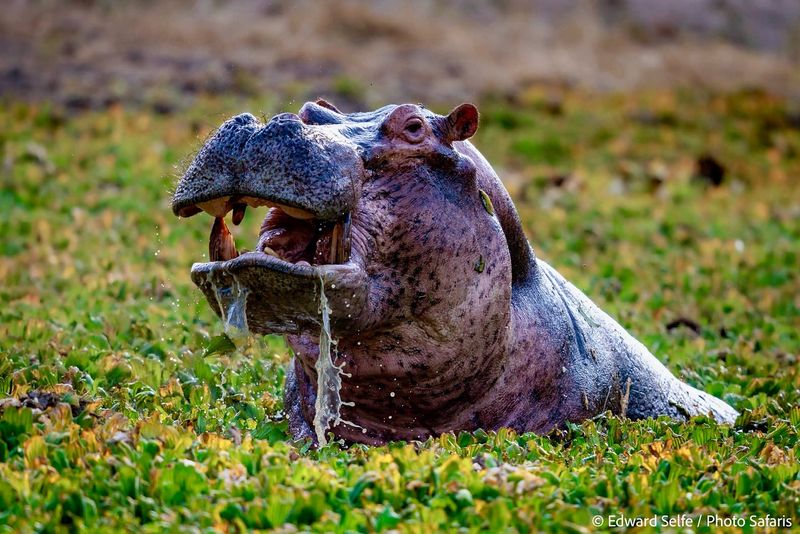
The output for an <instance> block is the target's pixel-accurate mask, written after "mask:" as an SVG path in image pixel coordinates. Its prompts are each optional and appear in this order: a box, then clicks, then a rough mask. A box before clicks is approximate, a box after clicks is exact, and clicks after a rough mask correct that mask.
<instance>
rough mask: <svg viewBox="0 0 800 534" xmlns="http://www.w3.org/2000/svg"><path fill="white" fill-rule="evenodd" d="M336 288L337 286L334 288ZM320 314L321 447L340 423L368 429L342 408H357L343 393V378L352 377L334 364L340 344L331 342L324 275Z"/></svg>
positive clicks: (318, 429) (317, 413)
mask: <svg viewBox="0 0 800 534" xmlns="http://www.w3.org/2000/svg"><path fill="white" fill-rule="evenodd" d="M331 287H334V286H331ZM319 312H320V314H321V315H322V327H321V328H320V332H319V357H318V358H317V363H316V364H315V365H314V368H315V369H316V371H317V400H316V402H315V404H314V408H315V414H314V433H315V434H316V436H317V442H318V443H319V446H320V447H324V446H325V445H327V443H328V439H327V437H326V436H325V432H326V431H327V430H328V429H329V428H331V427H333V426H337V425H339V424H340V423H344V424H346V425H350V426H352V427H355V428H360V429H361V431H362V432H366V431H367V430H366V429H365V428H363V427H361V426H359V425H357V424H355V423H353V422H351V421H347V420H346V419H342V416H341V408H342V406H355V403H353V402H343V401H342V397H341V394H340V391H341V389H342V376H348V377H349V376H351V375H349V374H347V373H345V372H344V371H342V367H344V364H342V365H341V366H337V365H336V364H334V363H333V359H332V358H331V346H332V345H336V342H335V341H333V340H332V339H331V321H330V313H331V309H330V307H329V306H328V298H327V297H326V296H325V282H324V281H323V279H322V276H320V279H319Z"/></svg>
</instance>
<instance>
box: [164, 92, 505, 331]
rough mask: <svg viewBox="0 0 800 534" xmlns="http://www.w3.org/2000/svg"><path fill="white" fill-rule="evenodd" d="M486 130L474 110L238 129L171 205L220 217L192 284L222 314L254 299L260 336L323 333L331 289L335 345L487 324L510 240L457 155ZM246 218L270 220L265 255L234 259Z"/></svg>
mask: <svg viewBox="0 0 800 534" xmlns="http://www.w3.org/2000/svg"><path fill="white" fill-rule="evenodd" d="M477 126H478V112H477V109H476V108H475V107H474V106H473V105H471V104H463V105H461V106H459V107H457V108H456V109H455V110H453V111H452V112H451V113H450V114H449V115H447V116H441V115H437V114H435V113H432V112H431V111H428V110H427V109H425V108H423V107H421V106H417V105H411V104H405V105H393V106H386V107H383V108H381V109H379V110H377V111H374V112H370V113H353V114H342V113H341V112H339V111H338V110H337V109H336V108H335V107H333V106H332V105H331V104H329V103H327V102H325V101H318V102H317V103H311V102H309V103H307V104H305V105H304V106H303V107H302V109H301V110H300V113H299V114H298V115H295V114H292V113H283V114H279V115H276V116H275V117H273V118H272V119H271V120H270V121H269V122H267V123H266V124H263V123H261V122H260V121H258V120H257V119H256V118H255V117H253V116H252V115H250V114H243V115H239V116H237V117H234V118H232V119H230V120H228V121H227V122H225V123H224V124H223V125H222V126H221V127H220V128H219V130H217V132H216V133H215V134H214V135H213V136H212V137H211V138H210V139H209V140H208V141H207V142H206V144H205V146H203V148H202V149H201V150H200V152H199V153H198V155H197V156H196V158H195V159H194V161H193V162H192V164H191V166H190V167H189V168H188V170H187V171H186V173H185V175H184V176H183V178H182V179H181V180H180V182H179V183H178V186H177V189H176V191H175V194H174V197H173V203H172V208H173V211H174V213H175V214H176V215H179V216H183V217H188V216H191V215H194V214H196V213H199V212H200V211H201V210H202V211H206V212H207V213H209V214H210V215H212V216H213V217H215V218H216V220H215V223H214V228H213V230H212V235H211V240H210V244H209V247H210V259H211V260H213V261H211V262H209V263H198V264H195V265H194V266H193V268H192V279H193V281H194V282H195V283H196V284H197V285H198V286H199V287H200V288H201V289H202V290H203V292H204V293H205V294H206V297H207V298H208V300H209V302H210V304H211V306H212V307H213V308H214V309H215V311H217V313H220V300H219V297H218V295H217V294H216V291H215V290H218V289H222V290H223V291H224V290H225V288H227V287H231V286H237V287H242V288H245V289H246V290H247V297H246V298H247V303H246V304H247V305H246V310H247V320H248V324H249V327H250V329H251V330H252V331H254V332H257V333H270V332H280V333H306V332H311V333H317V332H318V331H319V324H320V314H319V292H320V283H321V282H320V280H323V281H324V284H325V292H326V295H327V297H328V299H329V302H330V307H331V324H332V329H333V331H334V335H335V336H344V335H346V334H347V333H349V332H355V331H358V332H361V331H363V330H365V329H370V328H372V329H374V328H380V327H386V326H390V325H391V324H393V323H396V322H398V321H404V320H408V319H411V320H415V321H418V322H419V324H420V327H421V328H423V329H424V330H425V331H426V332H427V333H428V334H432V335H434V336H435V337H437V338H441V337H446V336H447V335H449V334H450V333H451V332H454V331H455V330H454V329H453V323H456V322H457V323H458V324H460V325H463V324H464V319H465V317H466V319H467V320H469V319H472V320H477V319H475V318H476V317H478V316H483V315H485V314H486V313H487V312H491V310H487V307H486V306H485V305H480V306H479V305H478V304H479V300H481V299H483V298H484V297H486V296H487V294H488V292H493V291H509V290H510V266H509V262H508V261H507V260H508V252H507V244H506V243H505V238H504V235H503V231H502V229H501V227H500V225H499V223H498V221H497V219H496V218H495V217H493V214H492V210H493V208H492V204H491V200H490V199H489V196H488V195H487V194H486V193H484V192H482V191H480V190H479V185H478V183H477V181H476V164H475V162H474V161H473V159H472V158H471V157H470V156H468V155H467V153H465V152H464V150H463V147H464V146H466V144H463V143H459V142H460V141H463V140H465V139H467V138H468V137H470V136H472V135H473V133H474V132H475V130H476V128H477ZM458 145H462V150H459V148H458ZM470 148H471V147H470ZM472 150H473V151H474V149H472ZM247 206H251V207H258V206H267V207H268V212H267V215H266V218H265V219H264V222H263V224H262V225H261V231H260V235H259V236H258V239H257V241H256V247H255V250H254V251H253V252H246V253H243V254H238V253H237V251H236V248H235V246H234V245H233V238H232V237H231V235H230V233H229V232H228V230H227V228H226V227H225V223H224V217H225V216H226V214H227V213H228V212H230V211H233V221H234V224H238V223H239V222H240V221H241V219H242V217H243V216H244V212H245V209H246V207H247Z"/></svg>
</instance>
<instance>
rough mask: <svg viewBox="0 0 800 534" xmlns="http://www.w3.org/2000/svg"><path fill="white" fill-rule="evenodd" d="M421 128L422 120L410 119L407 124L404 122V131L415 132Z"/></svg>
mask: <svg viewBox="0 0 800 534" xmlns="http://www.w3.org/2000/svg"><path fill="white" fill-rule="evenodd" d="M421 129H422V121H421V120H419V119H414V120H410V121H408V124H406V131H407V132H408V133H412V134H415V133H417V132H419V131H420V130H421Z"/></svg>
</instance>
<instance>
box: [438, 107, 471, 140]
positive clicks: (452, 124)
mask: <svg viewBox="0 0 800 534" xmlns="http://www.w3.org/2000/svg"><path fill="white" fill-rule="evenodd" d="M445 125H446V129H447V131H446V134H445V135H446V137H447V141H448V142H450V143H452V142H453V141H463V140H464V139H469V138H470V137H472V136H473V135H474V134H475V131H476V130H477V129H478V108H476V107H475V106H474V105H472V104H461V105H460V106H458V107H457V108H456V109H454V110H453V111H451V112H450V114H449V115H448V116H447V117H445Z"/></svg>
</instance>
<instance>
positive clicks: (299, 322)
mask: <svg viewBox="0 0 800 534" xmlns="http://www.w3.org/2000/svg"><path fill="white" fill-rule="evenodd" d="M235 120H238V121H239V122H237V123H235V124H233V126H230V125H231V124H232V121H229V122H228V123H226V125H227V126H228V127H229V128H228V130H225V128H226V125H223V128H222V129H221V131H223V132H224V135H219V136H217V137H216V138H212V140H211V141H209V142H208V143H207V145H206V147H204V149H203V150H202V151H201V153H200V155H198V158H196V160H195V163H193V167H192V168H190V169H189V171H187V175H186V176H185V177H184V179H183V180H182V182H181V183H180V184H179V187H178V193H176V197H175V198H174V203H173V209H174V210H175V211H176V213H179V212H180V213H187V214H190V213H192V212H194V209H193V206H194V205H195V204H194V201H195V200H196V199H203V200H204V201H205V200H206V197H207V196H208V195H206V197H204V196H203V195H204V191H206V190H208V189H209V188H210V189H214V190H215V191H217V193H215V194H218V195H219V196H220V197H225V198H230V199H240V200H238V201H239V202H241V199H242V198H251V196H253V195H255V196H256V197H258V198H263V199H266V200H268V201H269V202H270V205H274V206H277V207H273V208H271V210H270V212H269V213H268V215H267V217H266V218H265V221H264V224H263V225H262V229H261V235H260V237H259V241H258V250H259V251H264V250H266V249H269V250H270V251H271V253H274V254H276V255H277V256H279V258H281V259H278V258H275V257H273V256H267V255H266V254H263V253H250V254H245V255H243V256H240V257H239V258H236V259H233V260H231V261H228V262H217V263H211V264H202V265H199V266H195V269H194V271H193V279H194V280H195V282H196V283H198V285H199V286H200V287H201V289H203V291H204V292H205V293H206V295H207V297H209V302H210V303H211V304H212V307H214V306H215V304H214V299H213V293H211V292H210V291H211V287H210V286H209V285H208V284H207V283H206V281H207V280H208V279H209V277H212V278H214V277H216V278H215V279H217V280H218V281H219V283H220V284H224V283H227V282H226V280H227V279H228V278H229V277H230V275H231V274H235V275H236V276H237V280H238V282H239V283H243V284H245V285H247V286H248V289H249V290H250V293H249V296H248V303H247V310H248V322H249V324H250V325H251V327H254V330H255V331H257V332H258V333H268V332H281V333H285V334H287V340H288V342H289V344H290V346H291V347H292V349H293V350H294V352H295V358H294V360H293V362H292V363H291V364H290V368H289V370H288V373H287V382H286V408H287V412H288V413H289V417H290V428H291V431H292V433H293V435H294V436H295V437H297V438H303V437H308V438H311V439H314V438H313V433H312V432H311V427H310V422H311V421H313V418H314V401H315V395H316V381H315V380H316V379H315V369H314V364H315V362H316V359H317V355H318V351H319V349H318V341H319V337H318V334H319V315H318V311H317V307H318V298H319V297H318V293H317V291H318V289H316V288H317V287H318V284H319V281H318V276H319V275H320V273H323V277H324V278H325V280H326V282H325V290H326V295H328V297H329V300H330V303H331V309H332V312H331V321H332V325H333V326H332V330H333V332H332V335H333V338H334V339H336V340H338V345H337V347H336V349H337V350H336V357H335V360H334V361H335V363H336V364H337V365H341V364H344V371H345V372H346V373H348V374H350V375H351V376H349V377H343V379H342V389H341V398H342V399H343V400H344V401H352V402H354V403H355V405H354V406H352V407H350V406H342V408H341V413H342V418H343V419H346V420H349V421H351V422H353V423H356V424H357V425H358V426H359V427H363V428H365V429H366V432H362V430H361V429H360V428H355V427H351V426H347V425H344V424H340V425H338V426H336V427H334V428H332V429H331V431H332V432H333V433H334V434H335V436H336V437H337V438H344V439H345V440H348V441H353V442H365V443H370V444H378V443H384V442H386V441H389V440H412V439H424V438H426V437H428V436H431V435H438V434H441V433H443V432H448V431H459V430H475V429H477V428H483V429H487V430H490V429H497V428H500V427H504V426H508V427H511V428H514V429H516V430H518V431H535V432H540V433H543V432H547V431H549V430H551V429H552V428H554V427H558V426H560V425H563V424H564V422H566V421H580V420H582V419H585V418H588V417H592V416H594V415H597V414H598V413H601V412H603V411H605V410H611V411H613V412H615V413H625V414H626V415H628V416H630V417H649V416H657V415H662V414H663V415H670V416H672V417H675V418H685V417H687V416H691V415H696V414H705V413H710V414H712V415H713V416H714V417H716V418H717V419H718V420H720V421H723V422H732V420H733V419H734V418H735V416H736V412H735V411H734V410H733V409H732V408H730V407H729V406H728V405H727V404H725V403H724V402H722V401H720V400H718V399H715V398H714V397H711V396H710V395H707V394H705V393H702V392H700V391H698V390H696V389H694V388H691V387H690V386H688V385H686V384H683V383H682V382H680V381H679V380H677V379H676V378H675V377H674V376H673V375H672V374H671V373H670V372H669V371H668V370H667V369H666V368H664V366H663V365H661V364H660V363H659V362H658V360H657V359H656V358H655V357H653V356H652V355H651V354H650V353H649V352H648V351H647V349H646V348H645V347H644V346H642V345H641V344H640V343H638V342H637V341H636V340H635V339H634V338H633V337H631V336H630V335H629V334H628V333H627V332H626V331H625V330H624V329H623V328H622V327H621V326H619V325H618V324H617V323H616V322H615V321H614V320H613V319H611V318H610V317H608V316H607V315H606V314H604V313H603V312H602V311H601V310H599V309H598V308H597V307H596V306H595V305H594V304H593V303H592V302H591V301H590V300H589V299H588V298H587V297H586V296H585V295H583V293H581V292H580V291H579V290H578V289H576V288H575V287H574V286H572V285H571V284H569V283H568V282H566V280H564V279H563V278H562V277H561V276H560V275H559V274H558V273H557V272H556V271H555V270H554V269H552V267H550V266H549V265H547V264H546V263H544V262H543V261H541V260H538V259H537V258H536V257H535V255H534V253H533V249H532V248H531V247H530V245H529V244H528V242H527V240H526V238H525V235H524V233H523V231H522V228H521V225H520V223H519V218H518V216H517V213H516V210H515V208H514V205H513V203H512V202H511V200H510V198H509V196H508V194H507V193H506V191H505V189H504V188H503V185H502V183H501V181H500V179H499V178H498V176H497V175H496V174H495V172H494V171H493V169H492V168H491V166H490V165H489V163H488V162H487V161H486V160H485V159H484V158H483V156H482V155H481V154H480V153H479V152H478V151H477V149H475V147H474V146H473V145H471V144H470V143H469V142H468V141H467V139H468V138H469V137H471V136H472V135H473V134H474V133H475V131H476V129H477V127H478V111H477V109H476V108H475V106H473V105H471V104H462V105H461V106H458V107H457V108H455V109H454V110H453V111H452V112H451V113H449V114H448V115H447V116H441V115H436V114H434V113H432V112H430V111H429V110H427V109H425V108H422V107H420V106H417V105H412V104H404V105H399V106H387V107H385V108H381V109H380V110H377V111H375V112H372V113H365V114H351V115H345V114H342V113H340V112H339V111H338V110H336V108H335V107H333V106H332V105H330V104H329V103H327V102H324V101H319V102H317V103H307V104H306V105H304V106H303V108H302V109H301V110H300V113H299V114H298V115H297V116H293V115H291V116H290V115H289V114H284V115H281V116H278V117H276V118H274V119H273V120H272V121H270V123H268V124H267V125H261V124H260V123H256V122H254V121H255V119H253V118H252V117H249V116H240V117H238V118H237V119H235ZM242 125H243V126H242ZM242 128H246V129H247V131H246V132H245V133H242V130H241V129H242ZM245 134H246V135H245ZM247 136H250V137H249V139H250V140H249V141H247V144H246V145H245V144H244V142H243V141H242V139H245V138H246V137H247ZM258 136H262V137H260V138H259V137H258ZM253 139H259V143H262V144H264V145H268V146H269V147H270V149H269V150H266V149H264V150H260V151H259V148H260V146H261V145H258V144H256V143H254V142H252V140H253ZM261 139H263V141H262V140H261ZM283 140H285V141H283ZM234 141H236V142H234ZM298 143H299V144H300V146H302V147H303V148H302V151H300V150H299V149H297V148H296V146H297V144H298ZM251 145H252V146H253V148H252V149H250V150H251V152H254V153H256V154H258V157H255V156H251V152H247V151H246V150H244V151H240V152H236V150H240V149H239V148H237V149H236V150H232V149H231V148H230V147H231V146H235V147H241V146H246V147H249V146H251ZM317 146H319V147H320V148H319V150H316V149H315V147H317ZM281 151H283V152H281ZM297 152H302V153H303V154H304V158H305V162H304V165H298V166H294V164H293V162H292V160H291V158H290V157H288V156H286V157H285V155H286V154H294V153H297ZM351 152H352V153H351ZM276 153H277V154H278V155H275V154H276ZM261 154H267V155H266V156H262V155H261ZM353 154H357V157H356V156H354V155H353ZM259 158H261V159H259ZM265 158H266V159H265ZM331 162H334V165H333V166H332V167H331V166H330V165H331ZM306 164H307V165H308V166H310V167H311V168H312V169H314V168H316V167H315V166H319V167H320V168H322V167H324V169H325V170H324V172H319V173H313V172H311V171H308V170H306ZM214 165H217V166H218V167H214ZM325 165H328V166H327V167H325ZM229 168H235V169H239V171H237V172H240V173H241V172H243V173H244V176H257V177H258V179H257V180H254V179H251V178H248V179H245V180H241V179H239V181H238V182H237V178H236V177H233V178H229V183H224V184H219V183H217V182H209V180H212V178H209V177H213V176H217V175H223V176H225V172H223V171H224V170H225V169H229ZM220 169H221V170H220ZM251 169H257V170H258V172H257V173H255V174H254V173H253V172H251ZM203 180H205V181H203ZM276 182H279V183H278V184H277V185H280V186H281V187H274V186H275V185H276ZM287 191H288V192H287ZM226 195H227V197H226ZM248 195H249V196H248ZM485 198H488V199H490V201H489V202H486V201H485ZM231 202H232V201H228V204H231ZM253 203H254V204H258V202H253ZM212 204H213V203H212ZM204 205H205V206H208V205H209V204H204ZM213 205H215V206H220V205H223V206H224V207H225V208H224V209H227V204H225V202H222V204H220V203H219V202H217V203H216V204H213ZM292 206H295V207H292ZM332 206H339V207H338V208H336V209H333V207H332ZM297 208H302V210H301V211H297ZM224 209H222V210H223V211H224ZM290 213H291V214H294V215H296V217H295V216H292V215H290ZM342 213H346V214H349V215H342ZM216 216H219V213H217V214H216ZM298 217H301V218H298ZM348 217H349V218H348ZM337 221H338V222H337ZM342 221H347V222H346V223H343V222H342ZM335 225H338V226H335ZM342 232H344V233H345V237H346V238H349V239H345V238H343V237H341V236H342ZM332 250H333V251H334V253H331V251H332ZM345 250H346V253H345ZM343 258H344V259H343Z"/></svg>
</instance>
